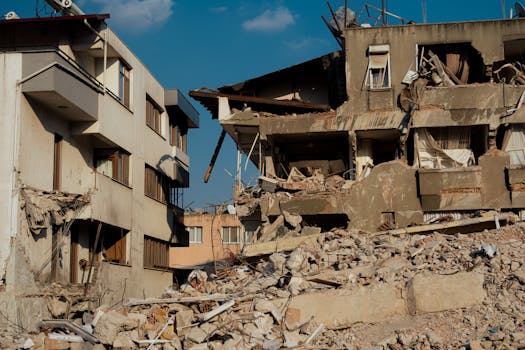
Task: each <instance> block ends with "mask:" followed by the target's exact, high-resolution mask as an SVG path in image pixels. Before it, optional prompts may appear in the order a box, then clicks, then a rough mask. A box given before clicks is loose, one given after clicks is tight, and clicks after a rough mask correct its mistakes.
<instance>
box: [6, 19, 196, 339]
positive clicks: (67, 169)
mask: <svg viewBox="0 0 525 350" xmlns="http://www.w3.org/2000/svg"><path fill="white" fill-rule="evenodd" d="M108 17H109V15H71V16H57V17H47V18H28V19H12V20H2V21H0V48H1V49H0V62H1V64H0V82H1V84H2V86H1V94H0V110H1V115H2V118H1V121H0V125H1V127H0V131H1V132H2V137H1V141H0V143H1V147H0V157H1V159H2V163H3V166H2V170H1V172H0V191H1V193H2V198H3V200H2V201H1V205H0V208H1V210H0V213H1V214H0V215H1V219H0V223H1V224H0V225H1V229H0V235H1V241H2V244H1V245H0V278H1V283H0V311H1V312H2V315H5V317H8V319H9V320H11V322H15V323H16V324H19V325H20V326H21V327H25V328H26V329H31V327H32V326H33V322H36V321H37V320H39V319H43V318H45V317H46V315H47V312H48V310H51V308H49V307H48V305H46V303H47V302H48V300H47V299H46V297H45V296H46V295H55V296H56V295H59V296H61V298H73V299H74V298H77V299H78V298H80V299H81V298H82V297H86V298H98V300H99V301H102V302H106V303H111V304H113V303H114V302H115V300H120V299H121V298H123V297H127V296H129V297H131V296H134V297H144V296H158V295H160V294H161V293H162V291H163V290H164V288H166V287H167V286H170V285H171V284H172V272H171V271H170V270H169V249H170V247H171V246H174V245H181V244H187V243H188V242H187V241H188V233H187V231H186V230H185V229H184V227H183V225H182V220H181V219H182V209H181V207H182V203H181V202H180V201H181V196H182V191H183V190H182V189H183V188H184V187H188V186H189V157H188V155H187V151H186V135H187V132H188V129H189V128H196V127H198V124H199V120H198V113H197V111H196V110H195V109H194V108H193V106H192V105H191V104H190V103H189V102H188V100H187V99H186V98H185V97H184V96H183V95H182V94H181V92H180V91H178V90H176V89H166V88H164V87H163V86H162V85H161V84H160V83H159V82H158V81H157V80H156V79H155V77H153V76H152V74H151V73H150V72H149V71H148V69H147V68H146V67H145V66H144V65H143V64H142V63H141V62H140V60H139V59H138V58H137V57H136V56H135V55H134V53H133V52H132V51H131V50H130V49H129V48H128V47H127V46H126V45H125V43H124V42H122V41H121V40H120V39H119V38H118V36H117V35H116V34H115V33H114V32H113V31H112V30H111V29H110V28H109V27H108V26H107V24H106V22H105V21H106V19H107V18H108ZM58 286H60V288H58ZM56 288H58V291H57V289H56ZM67 293H73V294H67ZM75 293H76V294H75ZM68 295H69V296H68ZM80 299H79V300H80ZM69 300H70V301H71V299H69ZM75 300H76V299H75ZM70 304H71V303H70ZM73 304H74V303H73ZM54 316H55V317H57V316H58V315H54ZM3 322H5V319H2V320H1V321H0V324H3Z"/></svg>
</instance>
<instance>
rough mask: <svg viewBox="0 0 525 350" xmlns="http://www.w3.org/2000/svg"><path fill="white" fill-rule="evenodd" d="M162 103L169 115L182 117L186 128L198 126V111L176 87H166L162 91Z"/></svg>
mask: <svg viewBox="0 0 525 350" xmlns="http://www.w3.org/2000/svg"><path fill="white" fill-rule="evenodd" d="M164 104H165V105H166V111H167V112H168V114H169V115H170V116H174V117H175V118H177V119H183V121H184V123H187V125H188V128H198V127H199V112H197V110H196V109H195V107H193V105H192V104H191V103H190V102H189V101H188V100H187V99H186V97H184V95H183V94H182V93H181V92H180V91H179V90H177V89H167V90H165V92H164Z"/></svg>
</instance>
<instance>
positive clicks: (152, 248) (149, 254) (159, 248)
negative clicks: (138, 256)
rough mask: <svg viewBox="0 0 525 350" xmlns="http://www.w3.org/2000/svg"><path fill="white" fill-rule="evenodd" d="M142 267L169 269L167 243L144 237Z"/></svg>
mask: <svg viewBox="0 0 525 350" xmlns="http://www.w3.org/2000/svg"><path fill="white" fill-rule="evenodd" d="M144 267H151V268H163V269H166V268H169V267H170V245H169V243H168V242H166V241H163V240H160V239H157V238H153V237H149V236H144Z"/></svg>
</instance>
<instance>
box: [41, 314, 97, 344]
mask: <svg viewBox="0 0 525 350" xmlns="http://www.w3.org/2000/svg"><path fill="white" fill-rule="evenodd" d="M40 325H41V327H51V328H65V329H67V330H69V331H71V332H73V333H75V334H77V335H78V336H80V337H82V339H84V340H86V341H88V342H90V343H91V344H97V343H99V342H100V341H99V340H98V339H97V337H95V336H94V335H91V334H89V333H88V332H86V331H85V330H83V329H82V328H81V327H79V326H78V325H76V324H75V323H73V322H72V321H71V320H66V319H56V320H43V321H42V322H40Z"/></svg>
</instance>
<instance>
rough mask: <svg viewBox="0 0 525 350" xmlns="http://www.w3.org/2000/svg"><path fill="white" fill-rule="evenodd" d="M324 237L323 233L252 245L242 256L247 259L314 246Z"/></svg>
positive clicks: (245, 248)
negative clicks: (304, 245)
mask: <svg viewBox="0 0 525 350" xmlns="http://www.w3.org/2000/svg"><path fill="white" fill-rule="evenodd" d="M323 235H324V234H323V233H320V234H315V235H309V236H299V237H292V238H283V239H277V240H275V241H271V242H264V243H255V244H250V245H246V246H245V247H244V249H243V250H242V254H243V255H244V256H245V257H253V256H260V255H268V254H272V253H276V252H283V251H290V250H294V249H295V248H297V247H299V246H300V245H303V244H314V243H316V242H317V239H318V238H319V237H321V236H323Z"/></svg>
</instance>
